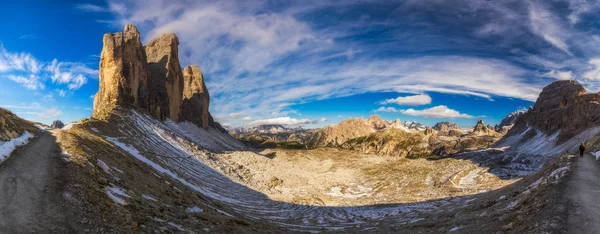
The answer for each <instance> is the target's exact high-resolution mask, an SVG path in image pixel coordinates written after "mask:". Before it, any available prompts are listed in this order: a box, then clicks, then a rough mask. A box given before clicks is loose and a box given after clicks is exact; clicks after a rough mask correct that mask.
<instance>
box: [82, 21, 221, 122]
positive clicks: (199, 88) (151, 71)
mask: <svg viewBox="0 0 600 234" xmlns="http://www.w3.org/2000/svg"><path fill="white" fill-rule="evenodd" d="M103 44H104V45H103V47H102V53H101V56H100V88H99V90H98V93H97V94H96V95H95V97H94V112H93V114H92V117H93V118H96V119H101V120H107V119H109V118H110V117H111V114H112V113H113V111H114V110H115V109H117V108H118V107H124V108H131V107H133V108H136V109H138V110H140V111H144V112H148V113H149V114H150V115H152V116H154V117H156V118H158V119H160V120H165V119H167V118H168V119H171V120H173V121H175V122H180V121H189V122H192V123H194V124H196V125H198V126H200V127H202V128H204V129H208V128H209V127H215V128H217V129H219V130H221V131H224V130H223V129H222V127H221V126H220V125H219V124H218V123H216V122H215V121H214V120H213V118H212V116H210V113H209V111H208V109H209V103H210V96H209V94H208V89H207V88H206V85H205V83H204V76H203V75H202V72H201V71H200V68H198V66H196V65H191V66H187V67H185V69H183V70H182V69H181V65H180V63H179V50H178V46H179V39H178V38H177V36H176V35H175V34H173V33H166V34H163V35H162V36H160V37H159V38H155V39H152V40H150V42H149V43H148V44H147V45H145V46H143V45H142V43H141V41H140V33H139V31H138V30H137V28H136V27H135V26H134V25H131V24H128V25H126V26H125V30H124V31H123V32H117V33H107V34H105V35H104V40H103Z"/></svg>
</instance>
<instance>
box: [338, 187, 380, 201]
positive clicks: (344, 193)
mask: <svg viewBox="0 0 600 234" xmlns="http://www.w3.org/2000/svg"><path fill="white" fill-rule="evenodd" d="M374 193H375V191H374V190H373V188H369V187H365V186H362V185H358V186H355V187H354V188H352V187H350V188H343V187H332V188H331V192H329V193H326V194H327V195H329V196H332V197H341V198H349V199H355V198H361V197H370V196H371V195H373V194H374Z"/></svg>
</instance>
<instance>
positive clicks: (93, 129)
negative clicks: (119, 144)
mask: <svg viewBox="0 0 600 234" xmlns="http://www.w3.org/2000/svg"><path fill="white" fill-rule="evenodd" d="M90 129H91V130H92V131H94V132H98V133H99V132H100V131H98V129H97V128H90Z"/></svg>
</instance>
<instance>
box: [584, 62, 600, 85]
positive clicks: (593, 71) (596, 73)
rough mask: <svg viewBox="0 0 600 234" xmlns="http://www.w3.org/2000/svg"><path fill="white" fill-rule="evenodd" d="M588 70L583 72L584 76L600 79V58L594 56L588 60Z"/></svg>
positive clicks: (590, 78)
mask: <svg viewBox="0 0 600 234" xmlns="http://www.w3.org/2000/svg"><path fill="white" fill-rule="evenodd" d="M588 64H589V68H588V71H586V72H585V73H583V78H585V79H588V80H600V58H592V59H590V60H589V61H588Z"/></svg>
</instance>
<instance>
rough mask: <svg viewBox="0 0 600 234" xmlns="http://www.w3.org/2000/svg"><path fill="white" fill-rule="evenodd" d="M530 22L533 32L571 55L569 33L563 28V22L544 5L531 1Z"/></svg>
mask: <svg viewBox="0 0 600 234" xmlns="http://www.w3.org/2000/svg"><path fill="white" fill-rule="evenodd" d="M529 20H530V22H531V28H532V32H533V33H535V34H537V35H538V36H540V37H541V38H543V39H544V40H546V41H547V42H548V43H550V44H552V45H553V46H555V47H556V48H559V49H560V50H562V51H564V52H565V53H567V54H569V55H571V51H570V50H569V45H568V44H567V40H568V36H569V35H570V34H569V32H568V31H567V30H566V29H565V28H564V27H563V26H562V22H561V20H560V19H558V18H557V17H556V16H555V15H554V14H552V12H550V11H549V10H548V9H546V8H545V7H544V6H543V5H541V4H538V3H536V2H535V1H531V2H530V5H529Z"/></svg>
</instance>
